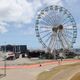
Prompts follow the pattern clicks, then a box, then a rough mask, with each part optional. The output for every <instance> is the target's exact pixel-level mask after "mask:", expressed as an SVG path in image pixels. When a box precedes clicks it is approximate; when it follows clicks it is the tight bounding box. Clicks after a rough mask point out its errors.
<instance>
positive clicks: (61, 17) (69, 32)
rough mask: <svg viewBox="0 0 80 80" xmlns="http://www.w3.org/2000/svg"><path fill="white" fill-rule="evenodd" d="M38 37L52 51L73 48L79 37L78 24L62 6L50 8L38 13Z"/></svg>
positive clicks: (36, 27) (36, 28) (36, 25)
mask: <svg viewBox="0 0 80 80" xmlns="http://www.w3.org/2000/svg"><path fill="white" fill-rule="evenodd" d="M35 31H36V36H37V37H38V40H39V42H40V43H41V44H42V45H43V47H45V48H47V49H49V50H50V51H53V50H55V49H56V50H57V49H69V48H72V47H73V44H74V43H75V41H76V37H77V27H76V22H75V20H74V18H73V16H72V15H71V13H70V12H69V11H68V10H67V9H65V8H64V7H60V6H57V5H56V6H53V5H51V6H48V7H45V8H44V9H42V10H41V11H40V12H38V15H37V17H36V23H35Z"/></svg>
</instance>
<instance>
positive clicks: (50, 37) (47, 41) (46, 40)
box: [45, 34, 52, 42]
mask: <svg viewBox="0 0 80 80" xmlns="http://www.w3.org/2000/svg"><path fill="white" fill-rule="evenodd" d="M51 36H52V34H51V35H49V36H48V38H47V39H46V40H45V42H48V41H49V40H50V38H51Z"/></svg>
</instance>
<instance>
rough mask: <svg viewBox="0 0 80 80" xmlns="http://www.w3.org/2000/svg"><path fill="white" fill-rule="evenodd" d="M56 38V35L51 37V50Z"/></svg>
mask: <svg viewBox="0 0 80 80" xmlns="http://www.w3.org/2000/svg"><path fill="white" fill-rule="evenodd" d="M56 38H57V35H55V36H53V39H52V45H51V49H52V48H53V47H54V46H55V44H56Z"/></svg>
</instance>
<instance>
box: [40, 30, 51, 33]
mask: <svg viewBox="0 0 80 80" xmlns="http://www.w3.org/2000/svg"><path fill="white" fill-rule="evenodd" d="M45 32H50V30H44V31H40V32H39V33H45Z"/></svg>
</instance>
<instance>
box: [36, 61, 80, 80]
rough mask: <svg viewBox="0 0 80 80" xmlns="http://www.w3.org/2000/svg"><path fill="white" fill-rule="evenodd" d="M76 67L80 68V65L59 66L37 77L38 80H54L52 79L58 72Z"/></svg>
mask: <svg viewBox="0 0 80 80" xmlns="http://www.w3.org/2000/svg"><path fill="white" fill-rule="evenodd" d="M76 66H80V63H75V64H68V65H61V66H57V67H55V68H53V69H52V70H50V71H44V72H42V73H40V74H39V75H38V77H37V80H52V78H53V77H54V76H55V75H56V74H57V73H58V72H60V71H62V70H64V69H68V68H72V67H76ZM78 80H79V79H78Z"/></svg>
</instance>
